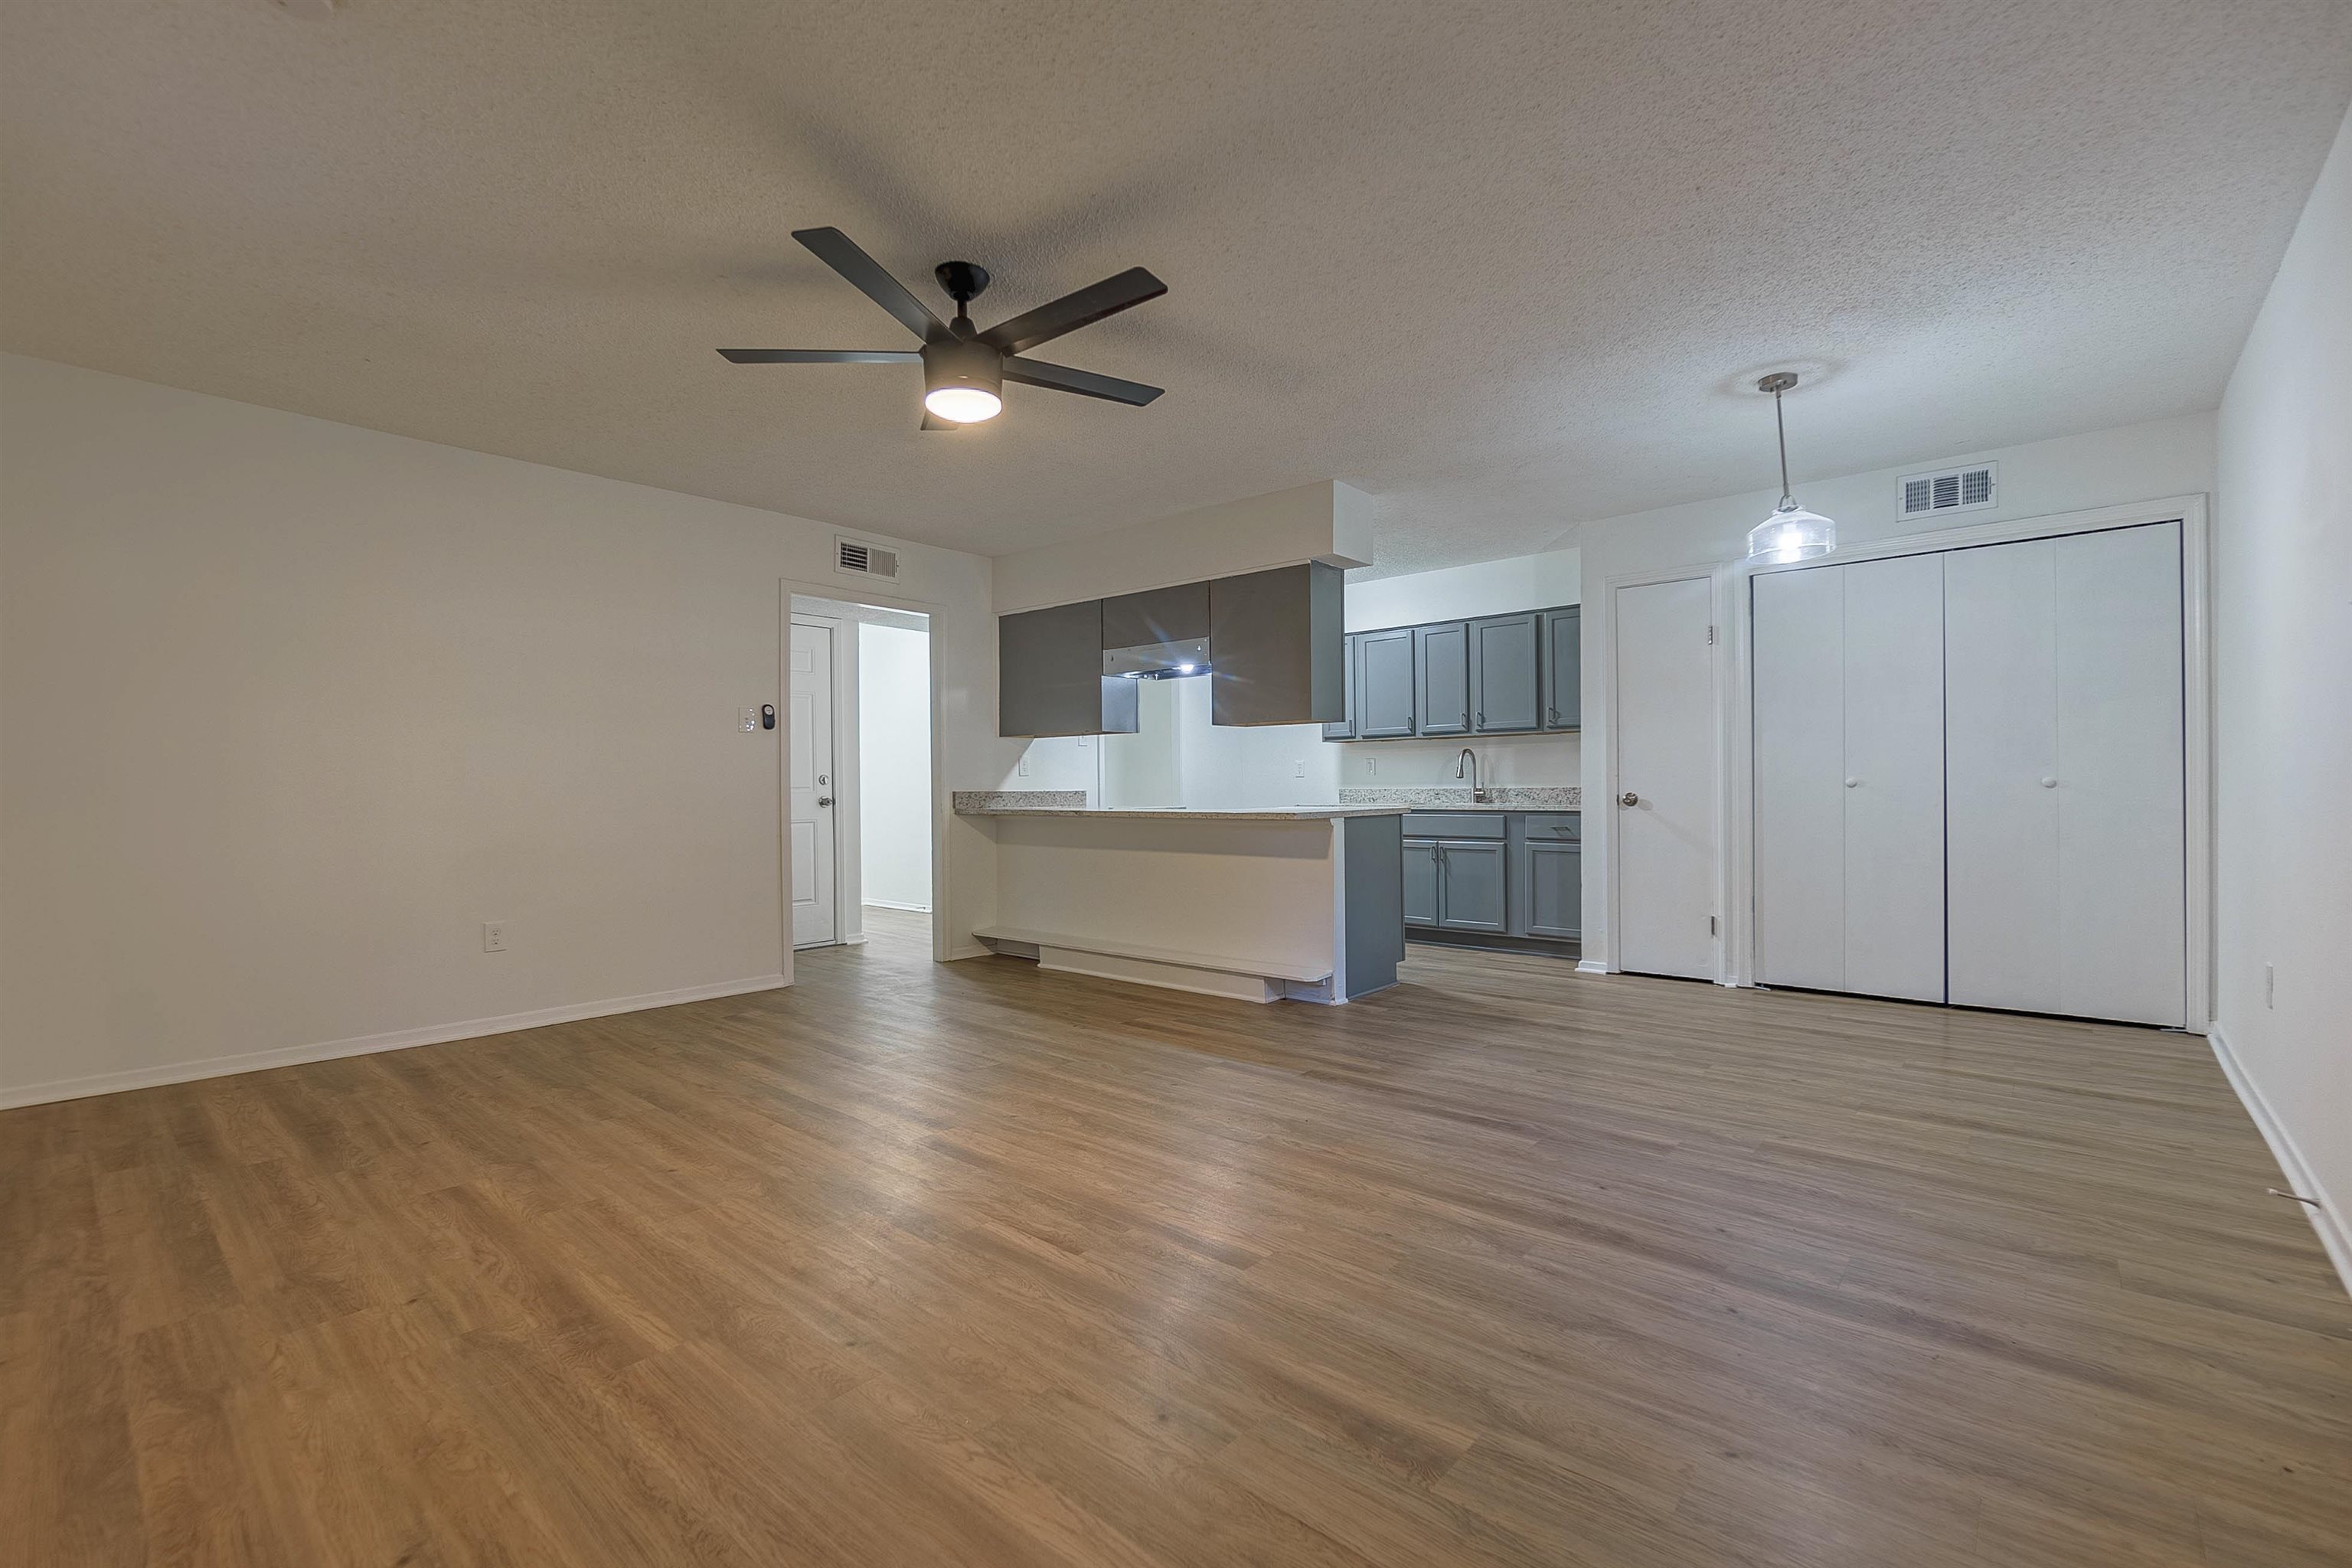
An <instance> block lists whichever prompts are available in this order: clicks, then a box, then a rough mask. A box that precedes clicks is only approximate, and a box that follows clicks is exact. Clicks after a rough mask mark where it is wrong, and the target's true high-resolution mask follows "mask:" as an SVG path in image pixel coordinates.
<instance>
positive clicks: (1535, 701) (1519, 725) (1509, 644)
mask: <svg viewBox="0 0 2352 1568" xmlns="http://www.w3.org/2000/svg"><path fill="white" fill-rule="evenodd" d="M1541 641H1542V639H1541V637H1539V636H1538V626H1537V620H1536V617H1535V616H1534V615H1533V613H1529V614H1528V615H1524V616H1486V618H1484V619H1483V620H1475V621H1472V622H1471V623H1470V726H1471V728H1472V729H1474V730H1475V731H1477V732H1478V733H1479V734H1481V735H1496V734H1508V733H1510V732H1512V731H1521V730H1533V729H1536V728H1538V727H1539V726H1540V724H1541V723H1542V721H1543V704H1542V701H1541V691H1540V689H1541V687H1542V684H1543V683H1542V680H1541V679H1540V676H1541V673H1542V672H1541V669H1540V668H1539V661H1538V658H1537V657H1536V656H1537V652H1538V646H1539V644H1540V643H1541Z"/></svg>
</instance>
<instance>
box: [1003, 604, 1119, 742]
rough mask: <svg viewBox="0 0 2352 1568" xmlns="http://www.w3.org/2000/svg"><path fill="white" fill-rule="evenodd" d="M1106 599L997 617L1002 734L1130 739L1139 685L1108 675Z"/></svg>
mask: <svg viewBox="0 0 2352 1568" xmlns="http://www.w3.org/2000/svg"><path fill="white" fill-rule="evenodd" d="M1102 650H1103V642H1102V601H1101V600H1100V599H1088V600H1087V601H1086V602H1085V603H1083V604H1077V605H1055V606H1053V607H1052V608H1051V609H1045V610H1027V611H1024V612H1023V613H1021V614H1019V615H1014V616H998V617H997V618H996V732H997V733H998V734H1000V735H1106V734H1118V735H1127V734H1133V733H1134V732H1135V729H1136V725H1137V710H1136V692H1135V682H1133V681H1131V680H1114V679H1105V677H1104V675H1103V672H1102Z"/></svg>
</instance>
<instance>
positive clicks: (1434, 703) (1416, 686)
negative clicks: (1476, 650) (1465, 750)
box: [1412, 621, 1470, 735]
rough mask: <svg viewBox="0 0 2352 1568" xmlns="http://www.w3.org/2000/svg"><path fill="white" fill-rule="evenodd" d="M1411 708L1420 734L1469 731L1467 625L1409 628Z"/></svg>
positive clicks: (1460, 733)
mask: <svg viewBox="0 0 2352 1568" xmlns="http://www.w3.org/2000/svg"><path fill="white" fill-rule="evenodd" d="M1412 668H1413V677H1414V679H1413V696H1414V706H1415V708H1416V709H1417V710H1419V712H1420V714H1421V728H1420V730H1419V731H1417V732H1418V733H1420V734H1423V735H1466V734H1468V733H1469V732H1470V626H1469V623H1468V622H1466V621H1444V622H1440V623H1439V624H1438V625H1436V626H1415V627H1413V628H1412Z"/></svg>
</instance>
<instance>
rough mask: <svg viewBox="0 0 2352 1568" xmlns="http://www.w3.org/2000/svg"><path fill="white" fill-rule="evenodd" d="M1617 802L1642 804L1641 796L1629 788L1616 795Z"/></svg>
mask: <svg viewBox="0 0 2352 1568" xmlns="http://www.w3.org/2000/svg"><path fill="white" fill-rule="evenodd" d="M1617 804H1618V805H1641V804H1642V797H1641V796H1640V795H1635V794H1634V793H1633V791H1632V790H1630V789H1629V790H1627V791H1626V792H1625V793H1624V794H1623V795H1619V796H1618V797H1617Z"/></svg>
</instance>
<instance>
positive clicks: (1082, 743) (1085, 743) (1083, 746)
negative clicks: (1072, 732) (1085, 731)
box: [1078, 735, 1095, 752]
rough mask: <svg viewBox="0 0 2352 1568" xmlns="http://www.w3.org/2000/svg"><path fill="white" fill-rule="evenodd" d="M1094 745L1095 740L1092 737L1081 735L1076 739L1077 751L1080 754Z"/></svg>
mask: <svg viewBox="0 0 2352 1568" xmlns="http://www.w3.org/2000/svg"><path fill="white" fill-rule="evenodd" d="M1094 743H1095V738H1094V737H1093V736H1092V735H1081V736H1079V737H1078V750H1080V751H1082V752H1083V751H1085V750H1087V748H1088V747H1090V746H1092V745H1093V744H1094Z"/></svg>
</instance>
